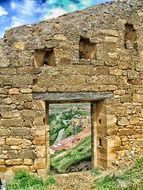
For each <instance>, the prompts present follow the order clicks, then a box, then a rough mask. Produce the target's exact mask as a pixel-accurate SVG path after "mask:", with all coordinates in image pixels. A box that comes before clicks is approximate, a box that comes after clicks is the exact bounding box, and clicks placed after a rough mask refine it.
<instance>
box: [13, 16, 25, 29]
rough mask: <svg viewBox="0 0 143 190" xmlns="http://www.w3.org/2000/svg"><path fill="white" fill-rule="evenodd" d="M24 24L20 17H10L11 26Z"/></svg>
mask: <svg viewBox="0 0 143 190" xmlns="http://www.w3.org/2000/svg"><path fill="white" fill-rule="evenodd" d="M23 24H25V20H23V19H21V18H17V17H15V16H13V17H12V18H11V26H10V27H16V26H20V25H23Z"/></svg>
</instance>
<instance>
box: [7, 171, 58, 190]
mask: <svg viewBox="0 0 143 190" xmlns="http://www.w3.org/2000/svg"><path fill="white" fill-rule="evenodd" d="M54 183H55V179H54V178H53V177H49V178H48V179H47V180H45V181H44V180H42V179H41V178H39V177H36V176H34V175H30V174H29V173H28V172H26V171H19V172H18V173H17V174H16V175H15V176H14V178H13V179H12V180H11V181H9V182H8V183H7V184H6V190H35V189H36V190H50V186H51V185H53V184H54Z"/></svg>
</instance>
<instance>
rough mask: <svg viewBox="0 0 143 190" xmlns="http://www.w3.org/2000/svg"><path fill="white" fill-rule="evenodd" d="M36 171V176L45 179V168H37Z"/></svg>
mask: <svg viewBox="0 0 143 190" xmlns="http://www.w3.org/2000/svg"><path fill="white" fill-rule="evenodd" d="M37 173H38V176H39V177H41V178H42V179H47V176H48V171H47V169H38V170H37Z"/></svg>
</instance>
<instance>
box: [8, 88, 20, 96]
mask: <svg viewBox="0 0 143 190" xmlns="http://www.w3.org/2000/svg"><path fill="white" fill-rule="evenodd" d="M9 94H10V95H18V94H20V92H19V89H18V88H11V89H9Z"/></svg>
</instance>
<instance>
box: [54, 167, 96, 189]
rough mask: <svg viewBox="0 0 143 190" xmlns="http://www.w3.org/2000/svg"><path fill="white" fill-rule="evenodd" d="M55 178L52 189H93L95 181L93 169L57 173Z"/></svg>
mask: <svg viewBox="0 0 143 190" xmlns="http://www.w3.org/2000/svg"><path fill="white" fill-rule="evenodd" d="M55 179H56V184H55V186H54V187H53V188H52V190H91V186H92V184H93V181H94V177H93V175H92V174H91V171H85V172H84V171H82V172H76V173H68V174H57V175H55Z"/></svg>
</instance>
